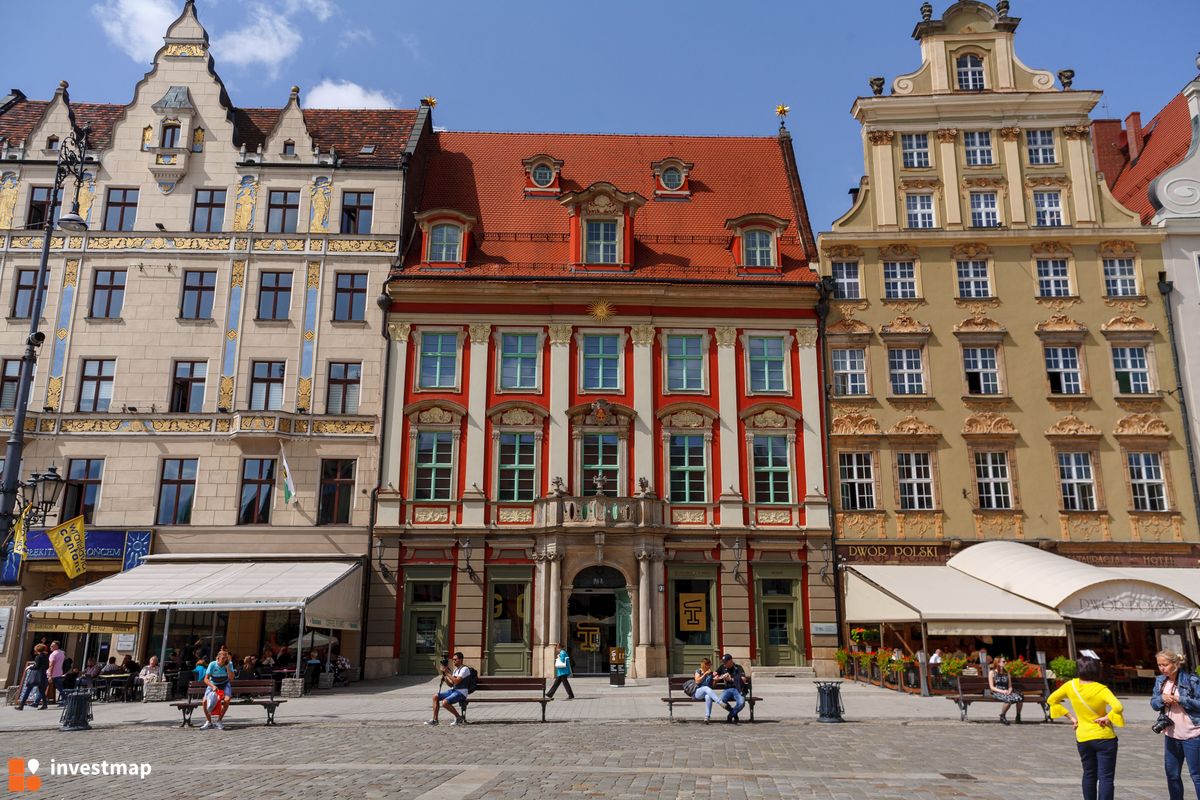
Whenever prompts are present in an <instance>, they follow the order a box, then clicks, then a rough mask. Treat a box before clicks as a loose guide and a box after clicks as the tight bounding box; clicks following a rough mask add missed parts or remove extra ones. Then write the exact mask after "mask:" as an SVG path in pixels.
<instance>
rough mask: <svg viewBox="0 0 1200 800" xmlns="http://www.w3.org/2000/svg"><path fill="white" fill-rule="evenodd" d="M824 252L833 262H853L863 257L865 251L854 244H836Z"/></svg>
mask: <svg viewBox="0 0 1200 800" xmlns="http://www.w3.org/2000/svg"><path fill="white" fill-rule="evenodd" d="M822 252H824V253H825V256H826V257H827V258H828V259H829V260H831V261H852V260H855V259H860V258H862V257H863V251H862V249H861V248H859V247H855V246H854V245H852V244H835V245H833V246H831V247H826V248H825V249H824V250H823V251H822Z"/></svg>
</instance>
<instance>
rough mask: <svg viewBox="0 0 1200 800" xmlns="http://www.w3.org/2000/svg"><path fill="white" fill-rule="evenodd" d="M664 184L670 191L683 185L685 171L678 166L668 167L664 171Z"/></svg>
mask: <svg viewBox="0 0 1200 800" xmlns="http://www.w3.org/2000/svg"><path fill="white" fill-rule="evenodd" d="M662 185H663V186H665V187H666V188H667V189H669V190H670V191H672V192H673V191H675V190H676V189H678V188H679V187H680V186H683V172H681V171H680V169H679V168H678V167H667V168H666V169H664V170H663V171H662Z"/></svg>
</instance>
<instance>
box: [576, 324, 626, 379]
mask: <svg viewBox="0 0 1200 800" xmlns="http://www.w3.org/2000/svg"><path fill="white" fill-rule="evenodd" d="M620 344H621V340H620V337H619V336H617V335H616V334H614V333H585V334H584V335H583V388H584V389H592V390H605V389H608V390H615V389H616V388H618V386H619V385H620V382H619V380H618V377H619V376H618V375H617V368H618V366H619V364H620V356H619V353H618V350H619V348H620Z"/></svg>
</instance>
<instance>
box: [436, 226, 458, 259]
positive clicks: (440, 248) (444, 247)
mask: <svg viewBox="0 0 1200 800" xmlns="http://www.w3.org/2000/svg"><path fill="white" fill-rule="evenodd" d="M460 247H462V228H460V227H458V226H457V225H453V224H451V223H449V222H443V223H441V224H439V225H434V226H433V228H432V229H431V230H430V233H429V260H430V261H460V260H461V259H460V258H459V257H458V253H459V248H460Z"/></svg>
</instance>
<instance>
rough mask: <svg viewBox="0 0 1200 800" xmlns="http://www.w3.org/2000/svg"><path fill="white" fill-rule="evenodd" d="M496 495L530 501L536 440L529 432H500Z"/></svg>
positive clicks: (513, 500) (533, 488)
mask: <svg viewBox="0 0 1200 800" xmlns="http://www.w3.org/2000/svg"><path fill="white" fill-rule="evenodd" d="M497 463H498V468H499V480H498V481H497V486H496V499H497V500H499V501H500V502H502V503H531V502H533V499H534V497H535V495H536V494H537V488H536V486H535V484H534V481H535V479H536V473H537V440H536V439H535V437H534V435H533V434H532V433H501V434H500V454H499V459H498V462H497Z"/></svg>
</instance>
